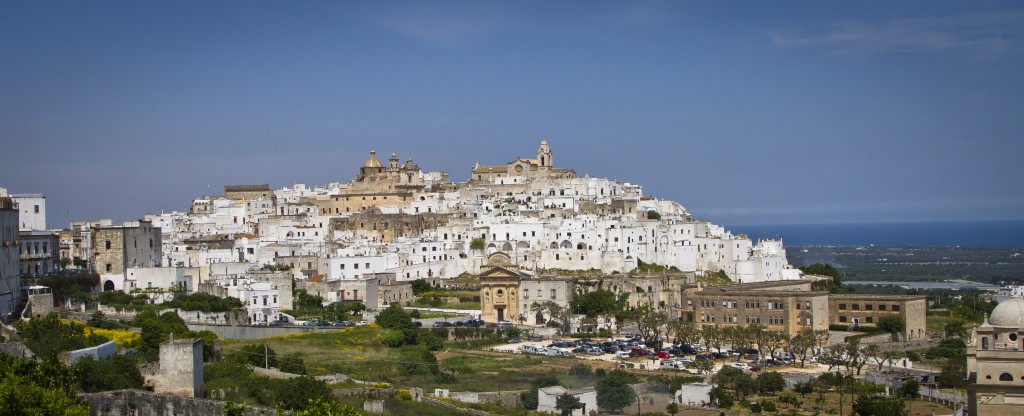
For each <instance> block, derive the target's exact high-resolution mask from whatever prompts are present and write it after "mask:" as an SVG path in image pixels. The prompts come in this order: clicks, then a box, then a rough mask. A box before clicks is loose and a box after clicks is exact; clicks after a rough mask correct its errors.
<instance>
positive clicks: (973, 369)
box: [967, 297, 1024, 416]
mask: <svg viewBox="0 0 1024 416" xmlns="http://www.w3.org/2000/svg"><path fill="white" fill-rule="evenodd" d="M967 414H968V415H970V416H978V415H981V416H988V415H993V416H1004V415H1022V416H1024V298H1019V297H1014V298H1010V299H1007V300H1004V301H1002V302H1000V303H999V305H997V306H996V308H995V309H994V310H993V311H992V315H991V316H988V317H986V318H985V322H984V323H982V325H981V326H979V327H977V328H976V329H975V330H974V332H973V333H972V334H971V339H970V341H969V342H968V343H967Z"/></svg>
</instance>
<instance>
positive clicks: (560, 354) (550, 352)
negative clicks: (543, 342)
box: [547, 348, 572, 357]
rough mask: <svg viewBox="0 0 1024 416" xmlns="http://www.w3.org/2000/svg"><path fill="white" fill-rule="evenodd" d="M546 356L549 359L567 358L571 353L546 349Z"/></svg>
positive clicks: (556, 349) (561, 349) (565, 350)
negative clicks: (549, 357)
mask: <svg viewBox="0 0 1024 416" xmlns="http://www.w3.org/2000/svg"><path fill="white" fill-rule="evenodd" d="M547 350H548V351H547V355H548V356H551V357H569V356H572V353H571V352H569V350H567V349H565V348H548V349H547Z"/></svg>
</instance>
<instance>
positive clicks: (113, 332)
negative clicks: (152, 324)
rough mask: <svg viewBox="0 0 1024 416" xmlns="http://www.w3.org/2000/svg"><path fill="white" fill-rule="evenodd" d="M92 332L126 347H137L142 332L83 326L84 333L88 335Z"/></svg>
mask: <svg viewBox="0 0 1024 416" xmlns="http://www.w3.org/2000/svg"><path fill="white" fill-rule="evenodd" d="M92 334H96V335H102V336H104V337H107V338H109V339H110V340H112V341H114V342H115V343H117V345H120V346H122V347H127V348H134V347H137V346H138V345H139V340H141V339H142V334H139V333H136V332H131V331H122V330H118V329H102V328H93V327H85V335H87V336H88V335H92Z"/></svg>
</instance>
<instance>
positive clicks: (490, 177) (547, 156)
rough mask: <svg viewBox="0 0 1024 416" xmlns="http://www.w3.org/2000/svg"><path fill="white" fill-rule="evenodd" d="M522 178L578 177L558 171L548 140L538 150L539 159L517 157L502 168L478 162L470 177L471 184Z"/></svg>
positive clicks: (566, 171)
mask: <svg viewBox="0 0 1024 416" xmlns="http://www.w3.org/2000/svg"><path fill="white" fill-rule="evenodd" d="M509 176H520V177H524V178H552V179H572V178H575V177H576V171H575V170H573V169H558V168H555V167H554V162H553V161H552V155H551V147H549V146H548V141H547V140H541V142H540V148H538V149H537V158H536V159H528V158H524V157H517V158H516V159H515V160H513V161H511V162H508V163H506V164H504V165H502V166H480V163H479V162H477V164H476V166H474V167H473V172H472V174H471V175H470V177H469V181H470V182H493V181H494V180H495V179H496V178H500V177H509Z"/></svg>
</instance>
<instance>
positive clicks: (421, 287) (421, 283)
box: [412, 279, 434, 296]
mask: <svg viewBox="0 0 1024 416" xmlns="http://www.w3.org/2000/svg"><path fill="white" fill-rule="evenodd" d="M431 290H434V287H433V286H430V283H427V280H426V279H416V280H413V281H412V294H414V295H417V296H419V294H420V293H424V292H429V291H431Z"/></svg>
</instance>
